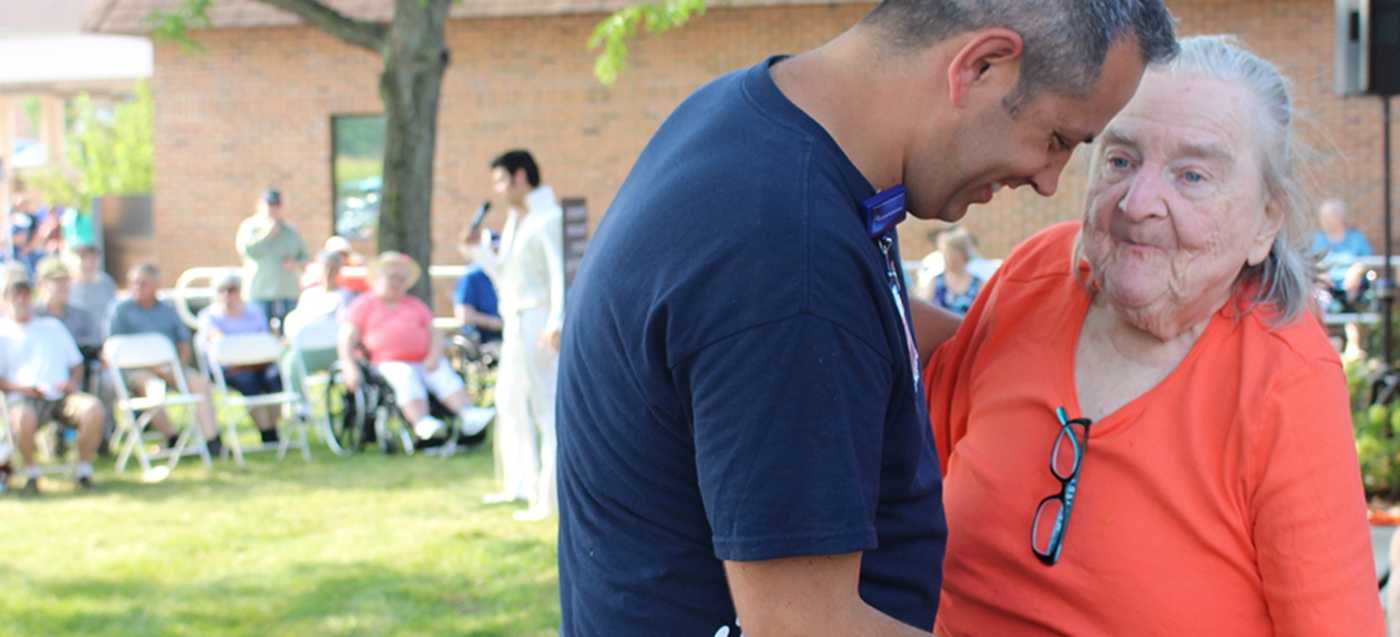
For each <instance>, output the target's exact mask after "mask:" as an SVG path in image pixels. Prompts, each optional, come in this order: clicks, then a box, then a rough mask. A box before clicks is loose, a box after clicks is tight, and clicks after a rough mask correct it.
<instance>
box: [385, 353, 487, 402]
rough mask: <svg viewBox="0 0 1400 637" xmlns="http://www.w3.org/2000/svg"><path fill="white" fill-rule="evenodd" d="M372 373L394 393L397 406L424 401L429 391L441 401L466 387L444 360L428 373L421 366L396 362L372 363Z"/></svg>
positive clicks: (419, 364)
mask: <svg viewBox="0 0 1400 637" xmlns="http://www.w3.org/2000/svg"><path fill="white" fill-rule="evenodd" d="M374 371H376V372H378V373H379V375H380V376H381V377H383V378H384V382H386V383H389V387H390V388H391V389H393V390H394V399H395V400H397V401H398V402H399V404H400V405H402V404H404V403H407V402H409V401H411V400H427V399H428V392H429V391H431V392H433V395H434V396H437V398H438V400H442V399H444V398H447V397H448V396H451V395H452V394H455V393H457V392H459V391H462V388H463V387H466V385H465V384H463V383H462V378H461V377H460V376H458V375H457V374H456V372H453V371H452V367H451V366H449V365H448V364H447V361H445V360H440V361H438V364H437V367H435V368H433V371H431V372H429V371H427V370H426V369H424V368H423V364H422V363H403V362H399V361H385V362H383V363H375V364H374Z"/></svg>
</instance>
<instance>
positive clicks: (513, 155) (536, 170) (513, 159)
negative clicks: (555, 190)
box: [491, 149, 540, 188]
mask: <svg viewBox="0 0 1400 637" xmlns="http://www.w3.org/2000/svg"><path fill="white" fill-rule="evenodd" d="M491 167H492V168H504V169H506V172H508V173H510V174H511V176H514V175H515V173H516V172H517V171H521V170H523V171H525V180H526V181H529V182H530V187H531V188H539V187H540V167H539V166H538V165H536V164H535V158H534V157H533V156H532V155H530V151H528V150H519V149H516V150H508V151H506V152H504V153H501V155H500V156H499V157H497V158H495V159H493V160H491Z"/></svg>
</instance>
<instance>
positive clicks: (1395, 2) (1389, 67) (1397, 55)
mask: <svg viewBox="0 0 1400 637" xmlns="http://www.w3.org/2000/svg"><path fill="white" fill-rule="evenodd" d="M1367 4H1369V5H1370V6H1369V7H1368V8H1369V9H1370V15H1367V14H1365V13H1363V14H1362V16H1361V26H1362V27H1365V29H1364V30H1363V31H1362V32H1361V41H1362V42H1363V43H1365V45H1366V65H1365V70H1364V71H1363V75H1362V77H1364V78H1365V80H1364V81H1365V85H1366V92H1367V93H1370V94H1371V95H1400V0H1370V2H1369V3H1367Z"/></svg>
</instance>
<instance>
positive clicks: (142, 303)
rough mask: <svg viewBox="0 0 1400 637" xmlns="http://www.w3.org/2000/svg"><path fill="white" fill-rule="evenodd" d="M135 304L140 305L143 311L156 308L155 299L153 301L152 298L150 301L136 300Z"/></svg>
mask: <svg viewBox="0 0 1400 637" xmlns="http://www.w3.org/2000/svg"><path fill="white" fill-rule="evenodd" d="M136 304H137V305H140V306H141V307H143V308H145V309H147V310H149V309H151V308H153V307H155V306H156V299H154V298H151V299H136Z"/></svg>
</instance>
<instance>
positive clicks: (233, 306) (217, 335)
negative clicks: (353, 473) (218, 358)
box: [195, 274, 282, 444]
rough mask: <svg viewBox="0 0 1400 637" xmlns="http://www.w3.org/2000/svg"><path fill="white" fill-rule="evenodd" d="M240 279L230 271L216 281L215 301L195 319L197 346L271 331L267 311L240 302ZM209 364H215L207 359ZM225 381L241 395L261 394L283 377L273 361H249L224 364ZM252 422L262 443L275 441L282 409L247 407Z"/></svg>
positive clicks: (272, 391) (206, 346)
mask: <svg viewBox="0 0 1400 637" xmlns="http://www.w3.org/2000/svg"><path fill="white" fill-rule="evenodd" d="M242 285H243V280H242V278H240V277H239V276H238V275H237V274H229V275H226V276H224V277H223V278H221V279H220V280H219V281H217V282H216V284H215V286H214V290H215V296H214V302H213V303H211V304H210V305H209V307H206V308H204V309H203V310H200V312H199V317H198V318H197V320H196V328H195V338H196V339H197V340H198V342H199V345H200V349H201V350H202V351H204V352H212V351H213V347H214V344H215V343H216V342H217V341H218V340H219V339H221V338H223V337H225V336H232V335H234V334H263V333H267V332H269V331H270V328H269V326H268V324H267V315H265V314H263V313H262V310H261V309H259V308H258V307H257V306H254V305H250V304H248V303H244V302H243V293H242V290H241V287H242ZM208 362H209V365H211V366H212V365H214V364H215V363H214V361H213V360H212V359H210V360H209V361H208ZM223 374H224V383H225V384H226V385H228V386H229V387H231V388H233V389H234V390H236V391H237V392H238V393H240V394H243V395H244V396H261V395H264V394H275V393H278V392H280V391H282V377H281V375H279V374H278V372H277V366H276V365H270V364H269V365H248V366H240V367H225V368H223ZM249 411H250V412H251V415H252V417H253V424H254V425H256V426H257V428H258V434H259V435H261V436H262V441H263V443H265V444H275V443H276V442H277V441H278V438H277V419H278V416H279V415H280V413H281V407H280V406H278V405H263V406H261V407H253V408H251V409H250V410H249Z"/></svg>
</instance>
